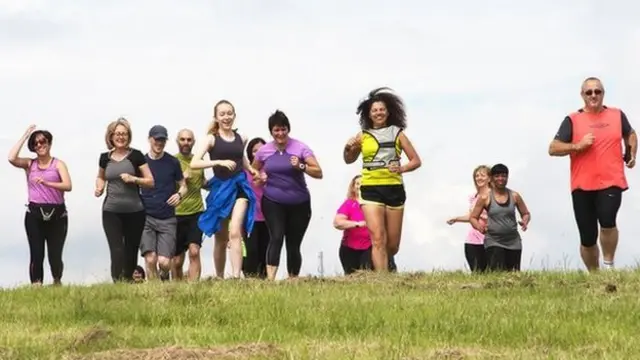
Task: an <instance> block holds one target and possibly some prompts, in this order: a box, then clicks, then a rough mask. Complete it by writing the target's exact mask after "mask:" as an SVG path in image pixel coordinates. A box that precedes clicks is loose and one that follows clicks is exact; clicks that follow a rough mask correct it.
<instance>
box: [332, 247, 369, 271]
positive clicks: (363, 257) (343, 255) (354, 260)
mask: <svg viewBox="0 0 640 360" xmlns="http://www.w3.org/2000/svg"><path fill="white" fill-rule="evenodd" d="M338 256H339V257H340V263H341V264H342V270H344V274H345V275H349V274H353V273H354V272H356V271H358V270H373V263H372V262H371V248H370V247H369V248H368V249H364V250H358V249H352V248H350V247H347V246H344V245H340V249H339V250H338Z"/></svg>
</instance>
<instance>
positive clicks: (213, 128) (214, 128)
mask: <svg viewBox="0 0 640 360" xmlns="http://www.w3.org/2000/svg"><path fill="white" fill-rule="evenodd" d="M222 104H227V105H229V106H231V108H232V109H233V114H234V116H235V113H236V107H235V106H233V104H232V103H231V102H230V101H229V100H224V99H222V100H220V101H218V102H217V103H216V104H215V105H214V106H213V121H212V122H211V124H209V129H208V130H207V134H209V135H214V136H215V135H218V130H220V124H218V120H217V119H216V116H217V114H218V106H220V105H222Z"/></svg>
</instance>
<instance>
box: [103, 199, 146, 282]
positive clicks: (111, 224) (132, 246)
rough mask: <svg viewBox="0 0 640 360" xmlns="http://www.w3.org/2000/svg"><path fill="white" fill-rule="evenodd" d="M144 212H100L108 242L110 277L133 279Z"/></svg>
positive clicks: (115, 280) (142, 228) (144, 216)
mask: <svg viewBox="0 0 640 360" xmlns="http://www.w3.org/2000/svg"><path fill="white" fill-rule="evenodd" d="M145 218H146V215H145V212H144V211H138V212H134V213H114V212H110V211H103V212H102V228H103V229H104V234H105V235H106V236H107V242H108V243H109V253H110V255H111V278H112V279H113V281H114V282H117V281H123V280H126V281H133V271H134V270H135V268H136V266H137V265H138V250H139V247H140V239H141V238H142V231H143V230H144V223H145Z"/></svg>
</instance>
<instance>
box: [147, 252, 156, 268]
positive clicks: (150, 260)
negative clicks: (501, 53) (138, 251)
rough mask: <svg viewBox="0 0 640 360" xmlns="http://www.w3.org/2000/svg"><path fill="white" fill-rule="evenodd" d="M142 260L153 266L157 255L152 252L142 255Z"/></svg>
mask: <svg viewBox="0 0 640 360" xmlns="http://www.w3.org/2000/svg"><path fill="white" fill-rule="evenodd" d="M144 262H145V263H146V264H147V265H149V266H155V265H156V264H157V263H158V256H157V255H156V254H155V253H153V252H148V253H146V254H145V255H144Z"/></svg>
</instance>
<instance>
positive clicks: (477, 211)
mask: <svg viewBox="0 0 640 360" xmlns="http://www.w3.org/2000/svg"><path fill="white" fill-rule="evenodd" d="M581 95H582V98H583V100H584V107H583V108H581V109H580V110H579V111H577V112H574V113H572V114H570V115H569V116H567V117H566V118H565V119H564V121H563V122H562V124H561V126H560V129H559V130H558V133H557V134H556V136H555V138H554V139H553V141H552V142H551V144H550V147H549V155H551V156H566V155H569V156H570V159H571V191H572V199H573V208H574V213H575V220H576V223H577V226H578V230H579V234H580V240H581V256H582V259H583V261H584V263H585V266H586V267H587V269H588V270H589V271H594V270H597V269H598V268H599V249H598V247H597V246H596V245H597V239H598V223H599V224H600V227H601V229H600V243H601V246H602V253H603V258H604V265H605V267H608V268H612V267H613V264H614V255H615V250H616V246H617V242H618V231H617V228H616V217H617V212H618V209H619V207H620V204H621V196H622V192H623V191H625V190H627V189H628V185H627V182H626V177H625V172H624V166H625V164H626V166H627V167H628V168H633V167H634V166H635V157H636V153H637V137H636V133H635V131H634V130H633V128H632V127H631V125H630V124H629V121H628V119H627V117H626V115H625V114H624V112H622V111H621V110H619V109H616V108H612V107H607V106H604V105H603V98H604V87H603V86H602V83H601V81H600V80H598V79H597V78H588V79H586V80H585V81H584V82H583V84H582V88H581ZM357 114H358V116H359V122H360V126H361V131H359V132H358V133H357V134H356V135H355V136H353V137H351V138H350V139H349V140H348V141H347V143H346V144H345V146H344V151H343V159H344V162H345V163H347V164H351V163H353V162H355V161H356V160H357V159H358V158H359V157H362V170H361V173H360V174H359V175H357V176H356V177H354V178H353V179H352V181H351V183H350V184H349V190H348V194H347V199H346V200H345V201H344V202H343V203H342V205H341V206H340V208H339V209H338V211H337V213H336V216H335V218H334V222H333V225H334V227H335V228H336V229H339V230H342V231H343V237H342V241H341V244H340V247H339V251H338V253H339V257H340V260H341V263H342V265H343V269H344V271H345V273H346V274H351V273H353V272H355V271H356V270H359V269H364V270H376V271H389V270H391V271H395V270H396V269H397V265H396V264H395V261H394V256H395V255H396V254H397V253H398V250H399V248H400V240H401V237H402V223H403V218H404V205H405V202H406V198H407V196H406V193H405V188H404V182H403V174H405V173H408V172H411V171H414V170H415V169H417V168H419V167H420V166H421V160H420V157H419V155H418V153H417V152H416V150H415V149H414V147H413V145H412V143H411V141H410V140H409V138H408V136H407V135H406V133H405V131H404V130H405V128H406V125H407V121H406V112H405V108H404V104H403V102H402V100H401V99H400V98H399V97H398V96H397V95H396V94H394V93H393V91H391V90H390V89H388V88H379V89H375V90H373V91H371V92H370V93H369V95H368V97H367V98H366V99H365V100H364V101H362V102H361V103H360V104H359V106H358V108H357ZM235 120H236V111H235V108H234V106H233V104H232V103H231V102H229V101H226V100H221V101H219V102H218V103H217V104H216V105H215V106H214V114H213V120H212V121H211V124H210V127H209V130H208V132H207V134H206V135H205V136H204V138H203V139H202V140H200V141H198V143H197V144H198V146H195V145H196V139H195V136H194V133H193V132H192V131H191V130H189V129H183V130H180V131H179V133H178V135H177V139H176V142H177V145H178V148H179V152H178V153H177V154H175V155H171V154H168V153H166V152H165V151H164V149H165V146H166V143H167V140H168V139H169V135H168V131H167V129H166V128H165V127H164V126H162V125H156V126H153V127H152V128H151V129H150V130H149V133H148V140H149V149H148V152H147V153H146V154H143V153H142V152H141V151H140V150H138V149H135V148H132V147H131V146H130V144H131V140H132V131H131V125H130V123H129V122H128V121H127V120H126V119H124V118H120V119H118V120H116V121H114V122H112V123H111V124H109V126H108V127H107V131H106V134H105V144H106V146H107V149H108V151H106V152H104V153H102V154H100V156H99V161H98V164H99V169H98V175H97V178H96V185H95V196H97V197H100V196H103V195H104V201H103V204H102V225H103V229H104V233H105V236H106V238H107V242H108V246H109V251H110V256H111V277H112V279H113V281H114V282H116V281H138V280H139V279H140V278H141V277H147V278H148V279H156V278H160V279H161V280H168V279H169V278H171V277H173V278H174V279H182V278H184V274H183V270H182V269H183V266H184V262H185V258H186V257H188V258H189V268H188V269H189V270H188V275H187V277H188V279H189V280H197V279H199V278H200V276H201V263H200V248H201V246H202V241H203V236H207V237H213V239H214V267H215V275H216V276H217V277H223V276H224V268H225V264H226V257H227V251H228V250H229V253H230V257H231V259H230V260H231V261H230V262H231V269H232V271H231V277H233V278H238V277H241V276H245V277H257V278H263V279H265V278H266V279H269V280H274V279H275V277H276V274H277V272H278V267H279V265H280V253H281V251H282V247H283V246H284V247H285V248H286V251H287V273H288V275H289V277H290V278H295V277H297V276H298V275H299V273H300V269H301V266H302V254H301V251H300V247H301V244H302V241H303V238H304V236H305V233H306V230H307V227H308V225H309V222H310V220H311V214H312V211H311V196H310V193H309V190H308V188H307V184H306V180H305V176H310V177H312V178H315V179H322V178H323V171H322V168H321V167H320V165H319V163H318V161H317V159H316V157H315V155H314V152H313V150H312V149H311V148H309V146H307V145H306V144H305V143H304V142H302V141H300V140H298V139H295V138H292V137H291V136H290V131H291V123H290V121H289V119H288V117H287V116H286V115H285V114H284V113H283V112H282V111H280V110H277V111H276V112H274V113H273V114H272V115H271V116H270V117H269V118H268V129H269V132H270V134H271V137H272V141H269V142H267V141H265V140H263V139H261V138H254V139H251V140H248V138H247V137H246V136H245V135H244V134H240V133H239V132H238V131H237V129H236V128H235V126H234V125H235ZM622 141H624V143H625V144H626V150H625V151H624V153H623V150H622V146H621V143H622ZM25 142H26V143H27V146H28V149H29V150H30V151H31V152H33V153H35V155H36V156H35V157H34V158H24V157H19V152H20V150H21V148H22V147H23V146H24V143H25ZM52 142H53V136H52V134H51V133H50V132H48V131H46V130H35V126H30V127H29V128H28V129H27V131H26V132H25V133H24V135H23V136H22V137H21V138H20V140H19V141H18V143H17V144H16V145H15V146H14V147H13V148H12V149H11V151H10V153H9V162H10V163H11V164H12V165H13V166H15V167H17V168H21V169H23V170H24V171H25V172H26V175H27V185H28V201H29V203H28V206H27V210H26V214H25V230H26V234H27V238H28V240H29V247H30V256H31V259H30V262H29V273H30V278H31V282H32V283H33V284H42V282H43V278H44V272H43V263H44V257H45V252H44V250H45V247H46V248H47V254H48V258H49V263H50V266H51V273H52V276H53V280H54V283H55V284H60V283H61V279H62V273H63V267H64V266H63V261H62V253H63V249H64V243H65V240H66V236H67V229H68V216H67V210H66V207H65V201H64V193H65V192H69V191H71V190H72V183H71V179H70V176H69V172H68V170H67V167H66V164H65V162H64V161H62V160H60V159H58V158H56V157H53V156H52V155H51V152H50V151H51V145H52ZM194 147H195V148H194ZM403 153H404V154H405V155H406V157H407V159H408V161H407V162H406V163H402V162H401V155H402V154H403ZM205 154H208V155H209V156H208V157H209V159H208V160H205V158H204V155H205ZM207 168H211V169H212V170H213V174H214V176H213V177H211V178H210V179H206V178H205V175H204V169H207ZM508 178H509V169H508V168H507V166H505V165H503V164H496V165H494V166H492V167H488V166H485V165H482V166H479V167H477V168H476V169H474V171H473V180H474V183H475V187H476V191H475V192H474V194H473V195H472V196H471V197H470V198H469V202H470V209H469V212H468V213H467V214H466V215H464V216H459V217H455V218H452V219H449V220H448V221H447V223H448V224H454V223H457V222H468V223H470V224H471V227H472V228H471V229H470V231H469V234H468V236H467V241H466V244H465V256H466V259H467V262H468V264H469V267H470V269H471V270H472V271H473V272H484V271H486V270H493V271H499V270H507V271H518V270H520V263H521V255H522V238H521V236H520V233H519V230H518V225H520V228H521V230H522V231H526V230H527V227H528V225H529V222H530V219H531V215H530V212H529V210H528V208H527V206H526V204H525V202H524V200H523V198H522V196H521V195H520V193H518V192H516V191H513V190H512V189H510V188H509V187H508V186H507V183H508ZM203 189H204V190H206V191H208V194H207V196H206V198H205V200H204V201H203V199H202V196H201V190H203ZM516 210H517V211H518V213H519V215H520V220H517V216H516ZM245 250H246V251H245ZM138 256H142V257H143V258H144V263H145V267H146V271H145V270H144V269H142V268H141V267H139V266H138V265H137V264H138Z"/></svg>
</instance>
